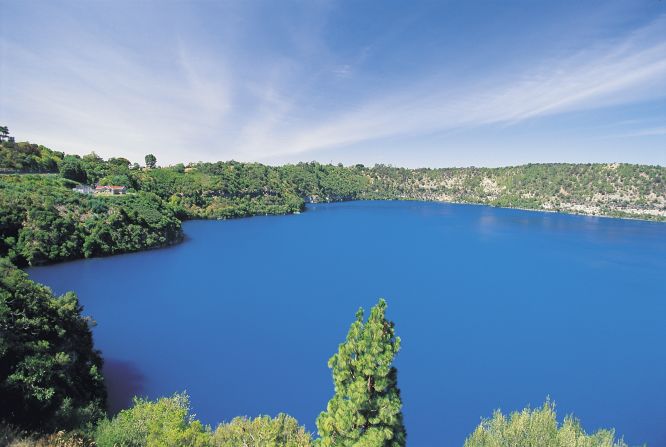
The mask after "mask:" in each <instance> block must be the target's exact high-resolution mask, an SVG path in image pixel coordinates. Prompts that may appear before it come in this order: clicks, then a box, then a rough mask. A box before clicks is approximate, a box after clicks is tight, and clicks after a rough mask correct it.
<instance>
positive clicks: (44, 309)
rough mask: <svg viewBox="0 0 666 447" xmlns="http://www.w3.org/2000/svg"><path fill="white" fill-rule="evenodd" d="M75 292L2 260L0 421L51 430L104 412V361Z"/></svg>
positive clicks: (80, 423) (72, 425)
mask: <svg viewBox="0 0 666 447" xmlns="http://www.w3.org/2000/svg"><path fill="white" fill-rule="evenodd" d="M81 311H82V307H81V305H80V304H79V301H78V299H77V297H76V295H75V294H74V293H72V292H68V293H66V294H65V295H63V296H61V297H55V296H54V295H53V293H52V292H51V290H50V289H48V288H47V287H44V286H42V285H39V284H37V283H35V282H33V281H31V280H29V279H28V275H27V274H26V273H25V272H23V271H21V270H19V269H17V268H16V267H14V266H13V265H12V264H11V263H10V262H9V261H8V260H6V259H3V258H0V402H2V404H1V405H0V424H1V423H2V422H4V423H7V424H10V425H14V426H16V427H19V428H21V429H27V430H36V431H41V432H52V431H54V430H61V429H71V428H76V427H82V426H84V425H85V424H87V423H90V422H94V421H96V420H97V419H99V418H100V417H101V416H102V415H103V413H104V407H105V404H106V390H105V388H104V379H103V378H102V373H101V371H102V359H101V357H100V355H99V352H98V351H96V350H95V349H94V347H93V340H92V333H91V331H90V320H89V319H88V318H86V317H84V316H82V315H81Z"/></svg>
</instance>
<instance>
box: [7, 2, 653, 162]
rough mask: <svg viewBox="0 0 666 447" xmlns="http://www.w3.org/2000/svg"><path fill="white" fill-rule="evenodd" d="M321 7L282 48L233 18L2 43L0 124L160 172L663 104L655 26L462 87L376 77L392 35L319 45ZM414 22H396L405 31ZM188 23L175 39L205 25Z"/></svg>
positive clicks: (435, 75) (491, 72)
mask: <svg viewBox="0 0 666 447" xmlns="http://www.w3.org/2000/svg"><path fill="white" fill-rule="evenodd" d="M240 9H242V8H240ZM330 10H331V7H330V5H328V4H326V3H323V4H316V5H315V6H313V7H312V11H310V12H309V13H308V14H303V16H302V17H301V18H300V20H296V21H290V22H289V23H288V25H285V26H287V28H288V32H286V33H284V34H285V35H286V37H284V38H283V39H282V40H280V34H279V33H278V32H277V31H276V29H278V30H279V27H280V26H282V25H280V23H281V20H286V19H285V18H282V17H278V18H275V20H274V22H275V23H272V24H270V25H271V26H272V27H273V28H271V29H270V31H269V32H267V34H266V35H265V36H263V37H264V39H263V40H262V39H260V38H259V37H257V36H256V35H255V34H254V31H248V30H247V29H244V26H245V25H246V23H247V21H246V20H245V18H244V17H241V18H239V17H235V16H229V17H226V16H225V20H227V21H228V24H229V26H225V27H224V33H223V37H222V38H219V39H218V40H219V42H214V43H213V42H212V40H214V39H215V38H218V37H219V36H217V35H216V34H215V30H214V29H213V30H212V31H211V30H209V31H206V32H200V33H199V34H197V35H194V34H192V33H189V34H188V33H184V32H183V30H182V29H180V30H173V36H171V37H170V41H172V42H175V44H174V45H171V46H164V47H161V46H158V45H153V46H152V47H149V49H148V50H146V48H139V47H138V46H137V47H134V46H127V45H123V44H120V43H118V42H117V41H116V40H115V39H113V38H106V39H100V38H99V36H97V35H95V34H94V32H91V31H90V30H88V31H86V30H78V29H76V28H74V27H67V29H63V30H61V31H62V33H67V35H66V37H67V39H68V41H75V42H76V45H67V46H62V45H42V46H34V45H30V44H29V43H27V42H25V41H24V40H23V39H18V38H16V37H15V36H13V35H9V34H2V33H0V46H1V47H2V53H3V61H2V63H1V64H0V80H1V81H2V88H3V96H2V98H0V101H2V102H1V103H0V115H2V116H1V118H2V119H3V120H7V123H6V124H8V125H9V126H10V128H12V130H14V131H15V132H17V133H21V132H24V133H25V135H26V136H29V137H30V138H31V139H33V140H37V141H40V142H46V143H47V144H51V145H53V146H55V147H57V148H60V149H65V150H72V151H77V152H88V151H90V150H92V149H95V150H98V151H100V152H101V153H103V154H105V155H115V154H121V155H124V156H127V157H128V158H131V159H139V158H141V157H142V154H143V153H146V152H148V151H154V152H157V153H159V154H160V156H161V160H162V161H163V162H164V161H166V162H176V161H183V160H197V159H208V160H216V159H228V158H236V159H241V160H267V159H271V160H275V159H279V157H281V156H291V155H293V154H306V153H308V152H311V151H318V150H322V149H331V148H337V147H344V146H349V145H356V144H359V143H362V142H367V141H373V140H382V139H385V138H391V137H409V136H412V135H413V136H418V135H424V134H429V133H438V132H446V131H454V130H465V129H476V128H481V127H484V126H509V127H511V126H517V125H519V124H520V123H523V122H525V121H528V120H534V119H538V118H542V117H547V116H550V115H555V114H562V113H567V112H573V111H582V110H593V109H598V108H602V107H608V106H613V105H621V104H632V103H636V102H639V101H643V100H648V99H652V100H653V99H655V98H659V97H660V98H663V97H665V96H666V40H665V39H664V37H663V36H664V35H666V16H663V15H662V16H660V17H657V18H656V19H655V20H653V21H652V23H650V24H649V25H648V26H645V27H643V28H640V29H636V30H633V31H631V32H628V33H626V34H625V35H620V36H615V37H613V38H612V39H611V38H606V40H601V41H595V42H593V43H591V44H590V45H588V46H587V47H585V48H576V49H575V51H570V50H569V51H567V50H566V49H565V50H561V51H559V52H553V51H551V52H544V54H547V56H544V57H539V56H537V55H538V54H541V52H540V51H538V48H537V49H535V50H534V53H533V54H532V55H531V57H526V58H525V59H524V60H521V61H519V63H512V64H508V63H507V64H504V65H503V64H502V63H496V64H494V65H492V66H490V65H489V66H488V67H484V68H483V69H478V70H475V71H474V72H470V73H469V75H468V76H462V77H451V76H449V75H447V74H446V73H445V70H444V69H445V68H446V67H445V66H442V65H441V64H440V65H438V64H432V66H430V67H429V69H428V70H420V71H418V74H416V72H414V73H413V72H411V71H410V70H409V69H406V70H405V71H404V72H402V73H399V74H395V75H394V76H387V77H381V76H377V75H376V74H373V73H371V72H369V71H368V70H366V66H365V64H367V63H368V61H369V60H370V59H371V58H372V57H373V55H374V52H376V51H381V47H382V45H381V42H387V39H389V37H390V39H389V40H388V41H390V42H393V40H391V39H396V38H397V36H399V35H402V34H404V32H405V30H404V29H402V28H401V30H402V31H401V32H400V33H397V31H396V29H395V28H393V29H389V30H387V31H386V33H385V34H384V35H378V36H375V38H374V40H371V41H363V42H358V45H356V46H355V47H354V48H353V49H352V50H350V49H346V50H345V51H338V50H336V49H335V48H332V47H330V45H329V44H330V42H329V43H327V40H326V39H324V38H323V36H324V34H325V33H326V32H327V14H329V13H330ZM54 14H55V13H54ZM419 17H420V16H418V15H415V16H414V17H410V18H409V20H407V19H405V20H404V22H405V23H406V24H407V25H410V24H411V25H410V26H412V25H413V22H414V21H415V20H417V19H419ZM56 19H57V17H54V18H53V23H58V20H56ZM269 20H272V18H269ZM289 20H291V17H289ZM200 21H201V23H198V22H197V23H188V24H187V25H188V27H186V28H185V30H189V29H193V28H197V27H198V26H201V27H202V29H204V28H205V27H203V25H202V23H204V22H205V21H204V19H200ZM195 22H196V20H195ZM407 25H405V26H407ZM221 26H222V25H221ZM168 32H169V33H172V31H171V30H168ZM181 33H182V35H181ZM396 33H397V34H396ZM401 33H402V34H401ZM387 36H389V37H387ZM161 37H163V36H161ZM260 37H262V36H260ZM61 38H63V36H61ZM272 40H275V41H276V42H273V41H272ZM278 40H279V44H278V42H277V41H278ZM247 42H251V43H249V44H248V43H247ZM248 45H249V46H248ZM155 48H157V50H155ZM158 50H159V51H158ZM151 51H152V52H151ZM553 54H557V57H556V56H553ZM5 117H7V118H5ZM651 131H653V132H659V131H663V129H662V128H655V129H652V130H651ZM654 135H662V133H655V134H654ZM305 156H306V155H304V157H305Z"/></svg>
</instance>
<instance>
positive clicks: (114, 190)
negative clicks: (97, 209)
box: [95, 185, 127, 195]
mask: <svg viewBox="0 0 666 447" xmlns="http://www.w3.org/2000/svg"><path fill="white" fill-rule="evenodd" d="M126 192H127V188H126V187H124V186H114V185H104V186H100V185H98V186H96V187H95V194H113V195H118V194H125V193H126Z"/></svg>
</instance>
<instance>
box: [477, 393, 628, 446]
mask: <svg viewBox="0 0 666 447" xmlns="http://www.w3.org/2000/svg"><path fill="white" fill-rule="evenodd" d="M534 446H539V447H627V444H625V443H624V441H622V440H621V439H620V440H616V439H615V433H614V432H613V431H612V430H599V431H598V432H596V433H594V434H591V435H588V434H586V433H585V431H584V430H583V428H582V427H581V425H580V422H579V421H578V420H577V419H575V418H573V417H572V416H567V417H566V418H565V419H564V423H563V424H562V425H559V426H558V423H557V418H556V414H555V405H554V404H552V403H551V402H550V401H546V403H545V404H544V405H543V407H541V408H540V409H535V410H530V409H529V408H526V409H524V410H522V411H520V412H514V413H511V415H510V416H509V417H506V416H504V415H503V414H502V412H500V411H499V410H498V411H496V412H495V413H494V414H493V417H492V418H490V419H484V420H483V421H482V422H481V424H480V425H479V426H478V427H477V428H476V430H475V431H474V433H472V435H471V436H470V437H469V438H467V440H466V441H465V446H464V447H534Z"/></svg>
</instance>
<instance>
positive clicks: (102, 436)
mask: <svg viewBox="0 0 666 447" xmlns="http://www.w3.org/2000/svg"><path fill="white" fill-rule="evenodd" d="M210 437H211V433H210V428H209V427H205V426H203V425H202V424H201V422H199V421H197V420H195V419H194V417H193V416H192V415H191V414H190V403H189V398H188V396H187V395H185V394H174V395H173V396H172V397H165V398H161V399H158V400H157V401H155V402H151V401H148V400H144V399H139V398H135V399H134V405H133V406H132V408H130V409H127V410H123V411H121V412H120V413H119V414H118V415H117V416H116V417H115V418H113V419H111V420H108V419H105V420H103V421H102V422H100V424H99V425H98V427H97V432H96V434H95V441H96V442H97V445H98V446H99V447H143V446H146V447H179V446H188V447H204V446H210V445H211V444H210Z"/></svg>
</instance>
